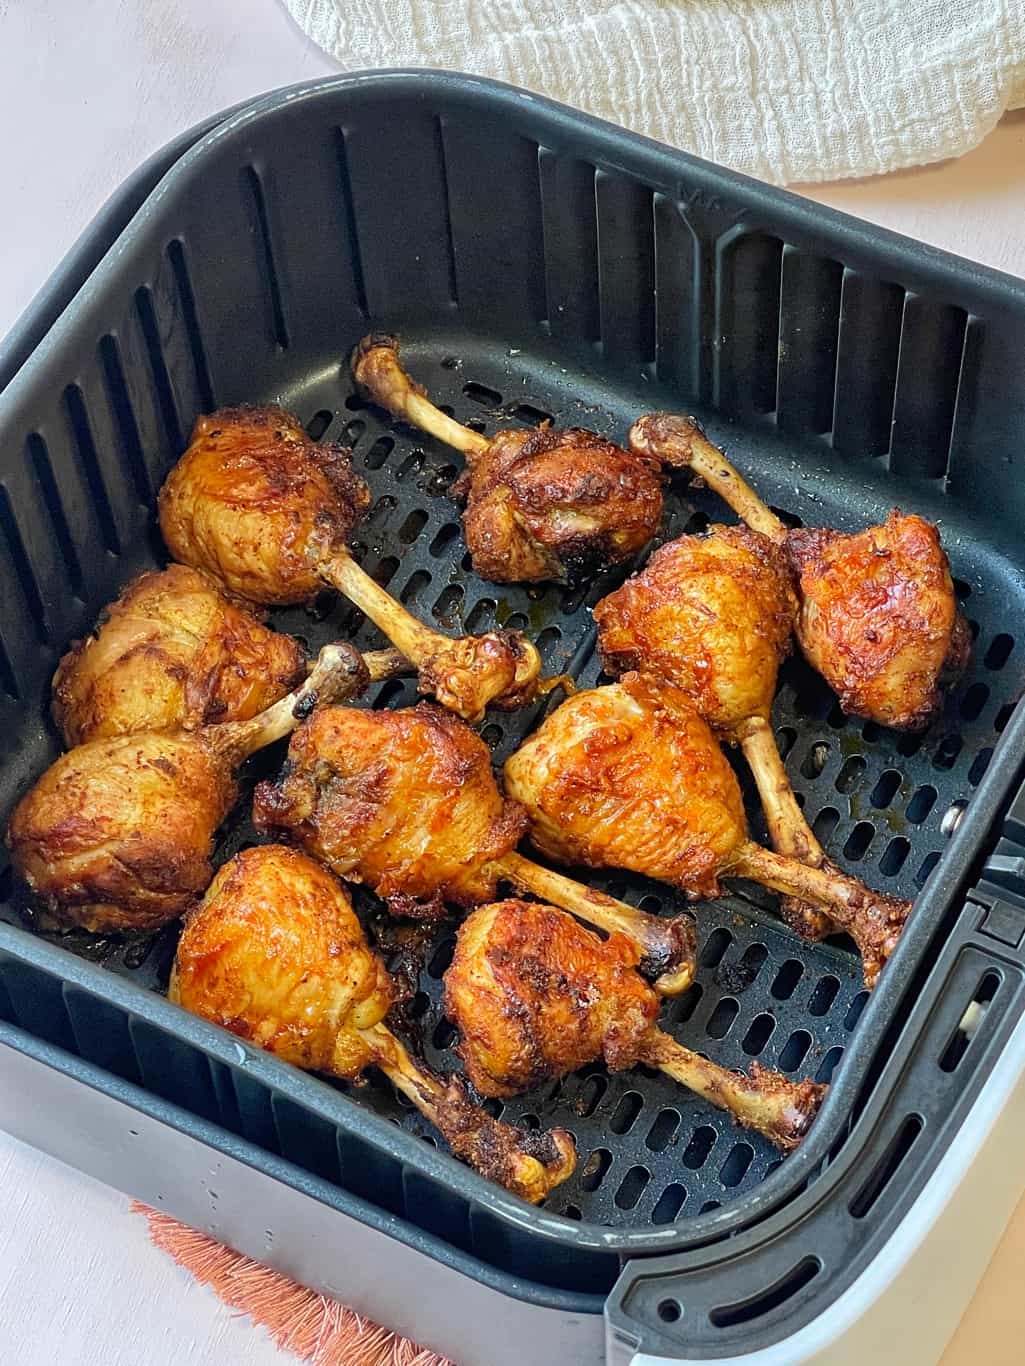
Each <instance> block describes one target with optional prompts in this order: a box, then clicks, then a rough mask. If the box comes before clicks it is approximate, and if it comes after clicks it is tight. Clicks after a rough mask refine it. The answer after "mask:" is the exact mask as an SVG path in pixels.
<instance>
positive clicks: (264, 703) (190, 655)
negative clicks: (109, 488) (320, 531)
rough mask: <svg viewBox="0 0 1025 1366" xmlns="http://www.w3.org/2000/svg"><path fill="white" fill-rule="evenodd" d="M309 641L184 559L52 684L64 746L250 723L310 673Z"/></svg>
mask: <svg viewBox="0 0 1025 1366" xmlns="http://www.w3.org/2000/svg"><path fill="white" fill-rule="evenodd" d="M305 672H306V659H305V654H304V652H303V649H302V646H301V645H300V644H299V642H298V641H296V640H293V639H292V638H291V637H290V636H285V635H280V634H279V633H278V632H276V631H271V630H269V629H268V628H267V627H266V626H264V625H263V624H262V622H261V620H260V617H259V615H258V614H257V611H256V609H254V608H252V607H251V606H250V605H249V604H248V603H245V602H243V601H242V600H241V599H240V598H234V597H229V596H228V595H227V594H225V593H222V592H221V590H220V589H219V588H218V586H217V584H216V583H214V581H213V580H212V579H210V578H209V577H208V576H207V575H206V574H203V573H201V572H200V571H199V570H196V569H189V568H187V567H186V566H185V565H181V564H172V565H169V566H168V567H167V569H164V570H160V571H159V572H158V571H155V570H154V571H151V572H149V573H146V574H141V575H140V576H139V577H138V578H137V579H134V580H133V581H132V582H131V583H130V584H129V585H128V587H127V588H126V589H125V590H124V592H123V593H122V594H121V596H120V597H119V598H118V599H117V600H116V602H113V603H111V604H110V606H109V607H108V608H107V609H106V610H105V611H104V613H103V615H102V616H101V618H100V620H99V621H98V622H97V624H96V627H95V629H94V630H93V632H92V634H91V635H89V636H87V637H86V638H85V639H84V640H80V641H76V643H75V644H74V645H73V646H72V647H71V649H70V650H69V651H68V653H67V654H66V655H65V656H64V658H63V659H62V660H61V662H60V664H59V666H58V668H57V672H56V674H55V675H54V680H53V718H54V721H55V722H56V724H57V727H58V729H59V730H60V732H61V734H62V736H63V737H64V742H65V744H66V745H67V746H68V747H69V748H70V747H71V746H72V745H79V744H82V742H83V741H85V740H97V739H101V738H103V737H106V736H112V735H126V734H131V733H132V732H135V731H164V730H194V729H196V728H197V727H199V726H205V725H211V724H213V723H215V722H219V721H245V720H248V719H249V718H250V717H251V716H255V715H256V714H257V712H260V711H263V709H264V708H265V707H268V706H270V704H271V703H272V702H274V701H276V700H277V699H278V698H279V697H283V696H284V694H285V693H286V692H288V691H289V690H290V689H291V688H293V687H295V685H296V684H297V683H298V682H299V681H300V680H301V679H302V678H303V676H304V674H305Z"/></svg>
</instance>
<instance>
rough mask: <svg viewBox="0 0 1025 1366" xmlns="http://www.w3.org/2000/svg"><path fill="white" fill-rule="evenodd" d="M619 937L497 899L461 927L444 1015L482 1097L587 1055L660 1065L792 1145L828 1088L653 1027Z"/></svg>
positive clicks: (655, 1008)
mask: <svg viewBox="0 0 1025 1366" xmlns="http://www.w3.org/2000/svg"><path fill="white" fill-rule="evenodd" d="M636 965H637V953H636V950H635V949H634V948H633V946H632V945H630V944H628V943H627V942H626V940H624V939H623V937H622V936H621V935H618V934H613V935H610V937H609V938H608V939H607V940H605V941H602V940H601V939H599V938H598V936H597V935H596V934H594V933H593V932H592V931H591V930H588V929H585V927H584V926H583V925H580V924H578V923H577V921H575V920H574V919H573V918H572V916H568V915H565V914H564V913H563V912H562V911H556V910H553V909H552V907H551V906H540V905H537V904H536V903H531V902H526V901H500V902H497V903H493V904H492V905H489V906H480V907H479V908H478V909H477V910H475V911H473V912H472V914H471V915H469V916H468V917H467V918H466V920H465V921H464V922H463V924H462V925H461V926H460V927H459V933H458V935H457V936H456V951H455V954H454V956H453V959H452V965H451V967H450V968H449V969H448V971H447V972H446V974H445V1013H446V1014H447V1015H448V1017H449V1019H450V1020H451V1021H452V1023H453V1024H454V1025H456V1027H457V1028H458V1030H459V1032H460V1034H461V1036H462V1040H461V1043H460V1045H459V1049H458V1052H459V1055H460V1057H461V1058H462V1059H463V1062H464V1064H465V1066H466V1072H467V1075H468V1076H469V1078H470V1080H471V1082H473V1084H474V1086H475V1087H476V1088H477V1090H478V1091H479V1092H480V1094H481V1095H484V1096H514V1095H516V1094H517V1093H518V1092H520V1091H529V1090H531V1089H532V1088H533V1087H535V1086H540V1085H541V1084H542V1083H543V1082H546V1081H550V1080H551V1079H552V1078H553V1077H563V1076H565V1075H566V1073H567V1072H573V1071H575V1070H576V1069H577V1068H578V1067H583V1066H584V1065H585V1064H586V1063H589V1062H594V1061H595V1060H596V1059H598V1058H602V1059H604V1061H605V1062H606V1063H607V1065H608V1066H609V1068H611V1069H612V1070H613V1071H619V1070H620V1069H622V1068H625V1067H633V1066H634V1065H635V1064H637V1063H647V1064H648V1065H649V1066H651V1067H658V1068H661V1069H662V1071H664V1072H666V1073H668V1075H669V1076H671V1077H673V1078H674V1080H676V1081H679V1082H682V1083H683V1085H684V1086H687V1087H689V1088H690V1089H691V1090H692V1091H695V1092H697V1094H698V1095H700V1096H703V1097H704V1098H705V1099H706V1100H708V1101H711V1103H712V1104H713V1105H717V1106H718V1107H719V1108H720V1109H721V1110H728V1111H729V1112H730V1113H731V1114H732V1115H733V1116H734V1118H735V1119H737V1120H738V1121H739V1122H740V1123H741V1124H743V1125H745V1126H746V1127H747V1128H749V1129H756V1130H757V1131H758V1132H759V1133H761V1134H764V1135H765V1137H766V1138H768V1139H771V1141H772V1142H773V1143H775V1144H777V1145H778V1146H779V1147H780V1148H782V1149H783V1150H784V1151H786V1152H790V1151H792V1150H793V1149H794V1148H796V1147H797V1145H798V1143H800V1141H801V1139H802V1138H803V1137H804V1135H805V1134H806V1133H807V1131H808V1127H809V1125H810V1124H811V1121H812V1120H813V1119H814V1117H815V1115H816V1113H817V1111H818V1109H819V1106H820V1105H821V1103H822V1098H823V1096H824V1095H825V1093H826V1087H825V1086H823V1085H822V1084H821V1083H819V1082H814V1081H798V1082H795V1081H791V1080H790V1079H789V1078H788V1077H785V1076H783V1075H782V1074H781V1073H779V1072H773V1071H770V1070H769V1069H767V1068H764V1067H760V1066H759V1065H758V1064H757V1063H755V1064H754V1065H753V1066H752V1068H751V1075H750V1076H745V1075H744V1073H742V1072H732V1071H730V1070H729V1069H728V1068H725V1067H720V1066H718V1065H717V1064H716V1063H713V1062H709V1060H708V1059H707V1058H703V1057H701V1055H700V1054H698V1053H693V1052H692V1051H691V1050H690V1049H689V1048H685V1047H684V1046H683V1044H680V1043H677V1041H676V1040H675V1039H674V1038H672V1037H671V1035H669V1034H666V1033H663V1031H662V1030H661V1029H659V1028H658V1027H657V1023H656V1022H657V1020H658V1012H659V1005H660V1002H659V998H658V997H657V996H656V994H655V993H654V991H652V989H651V987H649V986H648V984H647V983H646V982H644V981H643V980H642V979H641V978H640V977H639V976H638V974H637V972H636V971H635V970H634V969H635V968H636Z"/></svg>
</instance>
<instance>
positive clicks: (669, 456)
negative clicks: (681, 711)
mask: <svg viewBox="0 0 1025 1366" xmlns="http://www.w3.org/2000/svg"><path fill="white" fill-rule="evenodd" d="M630 449H631V450H635V451H638V452H640V453H641V454H644V455H648V456H650V457H652V458H655V459H660V460H664V461H666V463H667V464H670V465H675V466H678V467H685V468H688V469H690V470H692V471H693V472H694V474H696V475H698V476H699V477H700V478H701V479H703V480H704V481H705V483H706V484H708V486H709V487H710V488H712V489H714V490H715V492H716V493H718V494H719V496H720V497H721V498H723V499H724V500H725V501H726V502H727V503H728V504H729V505H730V507H732V508H733V510H734V512H736V513H737V514H738V516H740V517H741V518H742V519H743V520H744V521H745V522H747V524H748V526H750V527H751V528H752V529H753V530H755V531H759V532H761V533H762V534H763V535H764V536H767V537H768V538H769V540H771V541H774V542H775V543H776V544H777V545H780V546H783V547H784V548H785V550H786V552H787V555H788V556H789V559H790V562H791V564H792V565H793V567H794V570H795V572H796V574H797V579H798V595H799V600H800V611H799V614H798V619H797V638H798V640H799V641H800V644H801V649H802V650H803V651H804V653H805V655H806V656H807V657H808V660H809V662H810V663H811V664H812V665H813V666H814V667H815V668H816V669H818V671H819V673H821V674H822V676H823V678H825V680H826V682H827V683H828V684H829V685H830V687H831V688H833V689H834V691H835V692H836V693H837V695H838V696H839V698H840V705H841V706H842V707H843V709H844V711H846V712H848V713H850V714H851V715H853V716H863V717H866V718H868V719H869V720H872V721H877V722H878V723H879V724H880V725H884V726H892V727H894V728H895V729H897V730H921V729H922V728H923V727H925V726H927V725H928V724H929V722H930V720H931V719H932V717H933V716H934V715H935V714H936V712H937V711H938V710H939V709H940V707H941V706H942V705H943V689H944V687H947V686H949V685H950V684H951V683H952V682H954V681H955V680H956V679H957V677H958V676H959V675H960V674H961V673H962V672H963V670H964V668H965V666H966V665H967V663H968V658H969V655H970V653H971V631H970V630H969V627H968V623H967V622H966V621H965V619H964V617H963V616H961V614H960V613H959V612H958V610H957V602H956V599H955V597H954V585H953V581H952V580H951V577H950V565H949V563H948V561H947V557H946V554H945V553H944V550H943V547H942V545H941V544H940V536H939V532H938V531H937V530H936V528H935V527H934V526H933V525H932V523H931V522H927V521H925V520H924V519H923V518H921V517H914V516H910V517H909V516H904V515H903V514H902V513H900V512H899V511H897V510H896V509H894V510H893V511H892V512H891V513H890V515H889V516H888V517H887V519H886V521H885V522H884V523H883V524H882V525H881V526H872V527H868V528H867V529H866V530H864V531H858V532H854V533H852V534H846V533H844V532H840V531H831V530H829V529H828V528H816V529H801V530H798V531H788V530H787V528H786V527H785V526H784V525H783V523H782V522H781V521H780V519H779V518H778V517H777V516H776V514H775V513H774V512H773V511H772V510H771V508H768V507H766V505H765V504H764V503H763V502H762V500H761V499H760V498H759V497H758V495H757V494H756V493H755V492H754V490H753V489H752V488H751V487H750V486H749V485H748V484H747V483H745V481H744V480H743V479H742V478H741V476H740V475H739V474H738V473H737V471H736V470H735V469H734V468H733V466H732V465H731V464H730V463H729V461H728V460H727V459H726V457H725V456H724V455H723V453H722V451H720V450H717V449H716V448H715V446H713V445H712V443H711V442H710V441H709V440H708V439H707V437H706V436H705V434H704V432H702V430H701V428H700V427H699V426H698V425H697V423H696V422H695V421H694V420H693V418H686V417H674V416H672V415H670V414H667V413H652V414H650V415H649V416H647V417H642V418H640V419H639V420H638V421H637V422H635V423H634V425H633V427H632V429H631V431H630Z"/></svg>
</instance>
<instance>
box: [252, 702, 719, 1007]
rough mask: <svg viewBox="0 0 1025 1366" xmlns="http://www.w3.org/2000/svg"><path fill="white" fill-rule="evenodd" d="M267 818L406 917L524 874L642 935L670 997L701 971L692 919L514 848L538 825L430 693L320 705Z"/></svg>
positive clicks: (480, 897)
mask: <svg viewBox="0 0 1025 1366" xmlns="http://www.w3.org/2000/svg"><path fill="white" fill-rule="evenodd" d="M253 819H254V820H255V822H256V825H257V828H258V829H259V830H261V831H262V832H263V833H264V834H267V835H270V836H271V837H272V838H274V839H280V840H283V841H285V842H287V843H290V844H297V845H299V846H301V847H302V848H303V849H305V850H306V851H307V853H310V854H312V855H313V856H314V857H316V858H318V859H320V860H321V861H322V862H323V863H326V864H327V866H328V867H329V868H331V869H332V870H333V871H334V872H335V873H337V874H338V875H339V876H340V877H345V878H348V879H350V880H351V881H359V882H364V883H366V885H367V886H368V887H371V888H372V889H373V890H374V891H375V892H377V894H378V895H379V896H381V897H383V898H384V899H385V900H386V901H388V903H389V905H390V906H391V908H392V910H393V911H395V912H396V913H398V914H407V915H408V914H412V915H425V914H426V915H430V914H433V913H436V912H437V911H439V910H440V909H441V903H442V902H444V901H449V902H454V903H455V904H456V905H459V906H467V907H468V906H475V905H479V904H480V903H481V902H484V901H491V900H493V899H494V896H495V889H496V887H497V885H498V883H499V881H501V880H506V881H508V882H511V883H512V884H513V885H514V886H516V887H518V888H519V889H520V890H522V891H529V892H532V893H534V894H535V895H537V896H540V897H543V898H544V899H545V900H546V901H551V902H554V903H555V904H557V905H560V906H564V907H565V908H566V909H567V910H569V911H572V912H573V913H574V914H575V915H578V916H580V917H581V918H582V919H584V920H588V921H590V922H591V923H592V924H594V925H598V926H599V927H600V928H601V929H603V930H607V931H609V932H610V933H611V932H614V931H618V932H619V933H620V934H622V935H624V936H625V937H626V938H627V939H629V940H630V942H631V943H632V944H633V945H634V947H635V949H636V951H637V953H638V957H639V961H640V963H641V966H642V969H643V970H644V971H645V972H646V973H647V974H649V975H651V976H656V977H658V979H659V980H658V982H657V988H658V990H659V991H660V992H662V994H664V995H674V994H676V993H678V992H681V991H684V990H686V988H687V987H688V986H689V985H690V983H691V980H692V977H693V971H694V930H693V922H692V920H691V918H690V916H677V917H674V918H672V919H665V920H663V919H659V918H657V917H656V916H651V915H646V914H645V913H644V912H643V911H638V910H636V909H635V908H634V907H632V906H628V905H627V904H626V903H625V902H621V901H617V900H615V899H614V898H613V897H609V896H605V895H604V894H602V893H601V892H596V891H591V890H590V889H589V888H586V887H582V886H581V885H580V884H579V883H577V882H573V881H571V879H569V878H567V877H563V876H562V875H561V874H560V873H554V872H550V871H549V870H548V869H547V868H541V867H539V866H538V865H537V864H535V863H532V862H530V860H528V859H525V858H522V857H521V856H520V855H519V854H517V853H515V852H514V850H515V847H516V844H517V843H518V841H519V839H520V836H521V835H522V833H523V829H524V826H525V823H526V819H525V816H524V814H523V812H522V810H521V809H520V808H519V807H518V806H517V805H516V804H515V803H513V802H508V801H505V800H504V799H503V798H502V795H501V793H500V792H499V790H498V785H497V783H496V782H495V777H494V773H493V772H492V768H491V756H490V754H489V752H488V749H487V746H486V745H485V744H484V742H483V741H482V740H481V739H480V737H479V736H478V735H476V734H474V732H473V731H472V730H470V728H469V727H468V726H466V725H464V723H463V722H461V721H459V720H458V719H457V718H456V717H454V716H452V715H450V714H449V713H447V712H444V711H442V710H441V708H440V707H436V706H434V705H432V704H431V703H429V702H422V703H420V704H419V706H416V707H407V708H403V709H399V710H396V711H358V710H356V709H355V708H349V707H328V708H321V709H320V710H319V711H318V712H316V713H315V714H314V715H313V716H311V717H310V719H309V721H308V722H307V723H306V724H304V725H303V726H301V727H300V728H299V729H298V730H297V731H296V733H295V735H294V736H293V737H292V741H291V743H290V745H289V748H288V758H287V760H286V762H285V766H284V769H283V770H282V773H281V776H280V778H279V779H278V781H277V782H276V783H270V782H265V783H260V784H259V785H258V787H257V789H256V794H255V797H254V800H253Z"/></svg>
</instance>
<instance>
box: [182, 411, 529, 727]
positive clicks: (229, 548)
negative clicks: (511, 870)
mask: <svg viewBox="0 0 1025 1366" xmlns="http://www.w3.org/2000/svg"><path fill="white" fill-rule="evenodd" d="M369 504H370V491H369V489H368V488H367V486H366V484H365V483H364V482H363V480H362V479H361V478H360V477H359V476H358V475H357V474H356V473H355V471H354V470H353V468H352V465H351V463H350V461H349V454H348V452H347V451H345V450H344V449H343V448H342V447H340V446H332V445H329V444H324V443H320V444H318V443H317V442H315V441H311V440H310V438H309V436H307V434H306V432H305V431H304V430H303V428H302V426H301V425H300V423H299V421H298V420H297V419H296V418H294V417H292V416H291V415H290V414H289V413H286V412H283V411H282V410H281V409H280V408H229V409H223V410H222V411H220V412H218V413H214V414H212V415H211V416H209V417H201V418H200V419H199V421H198V422H197V423H196V427H195V431H194V432H193V435H192V440H191V442H190V444H189V447H188V449H187V450H186V451H185V454H184V455H183V456H182V458H181V459H180V460H179V461H178V464H177V465H176V466H175V467H174V469H173V470H172V471H171V473H170V474H169V475H168V477H167V480H166V482H165V484H164V486H163V488H162V489H161V491H160V498H159V513H160V529H161V531H162V532H163V536H164V540H165V541H166V542H167V546H168V549H169V550H170V551H171V554H172V555H174V557H175V558H176V559H178V560H180V561H181V562H182V563H183V564H188V565H191V566H193V567H194V568H198V569H205V570H206V571H207V572H208V573H210V574H213V575H214V576H215V577H216V578H217V579H218V580H219V581H220V582H221V583H222V584H224V585H225V586H226V587H227V588H229V589H230V590H231V591H233V592H236V593H240V594H242V596H243V597H246V598H249V599H250V600H251V601H253V602H259V603H263V604H265V605H267V606H273V605H274V604H278V605H286V604H292V603H309V602H312V601H313V600H314V598H316V596H317V594H318V593H320V592H321V591H322V590H323V589H324V588H325V587H328V586H330V587H333V588H336V589H337V590H338V591H339V592H340V593H343V594H344V595H345V596H346V597H347V598H348V599H349V600H350V601H351V602H353V603H355V605H356V606H357V607H358V608H360V610H361V611H362V612H364V613H365V614H366V615H367V616H368V617H369V618H370V620H371V621H372V622H373V623H374V624H375V625H376V626H377V627H378V628H379V629H380V630H381V631H383V632H384V634H385V635H386V636H387V637H388V639H389V640H390V641H391V642H392V644H393V645H395V646H396V647H397V648H398V649H399V650H401V651H402V653H403V654H404V655H405V656H406V657H407V659H409V660H411V661H412V662H413V663H414V664H415V665H416V667H417V669H418V670H419V679H420V689H421V691H422V692H426V693H431V694H433V695H434V696H435V697H436V698H437V699H438V701H439V702H442V703H443V704H444V705H445V706H447V707H450V708H451V709H452V710H453V711H455V712H458V713H459V715H460V716H463V717H465V718H466V719H468V720H478V719H479V718H480V717H481V716H482V715H483V713H484V708H485V707H486V706H487V705H488V703H494V704H495V705H498V706H504V707H518V706H521V705H523V704H524V703H525V702H529V701H530V700H531V699H532V698H533V697H534V695H535V693H536V690H537V680H538V675H539V673H540V670H541V659H540V656H539V655H538V652H537V650H536V649H535V647H534V646H533V645H532V644H531V643H530V642H529V641H528V640H527V639H526V637H525V636H524V635H523V634H522V633H521V632H518V631H495V632H492V633H490V634H488V635H482V636H462V637H461V638H459V639H458V640H453V639H452V638H451V637H449V636H443V635H441V634H440V633H439V632H437V631H432V630H430V629H429V628H428V627H427V626H425V625H424V624H423V623H422V622H420V621H418V620H417V619H416V617H414V616H412V615H410V613H409V612H407V611H406V609H405V608H404V607H402V606H400V604H399V603H397V602H396V601H395V599H394V598H392V597H390V596H389V595H388V594H387V593H386V592H385V591H384V589H383V588H382V587H381V586H380V585H379V584H377V583H375V582H374V580H373V579H372V578H371V577H370V576H369V575H368V574H367V573H366V572H365V571H364V570H362V569H361V568H360V567H359V565H358V564H357V563H356V561H355V560H354V559H353V558H352V555H351V554H350V552H349V550H348V546H347V541H348V539H349V537H350V536H351V534H352V531H353V529H354V527H355V526H356V524H357V522H358V521H359V519H360V518H361V517H362V516H363V514H364V513H365V511H366V510H367V508H368V506H369Z"/></svg>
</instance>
